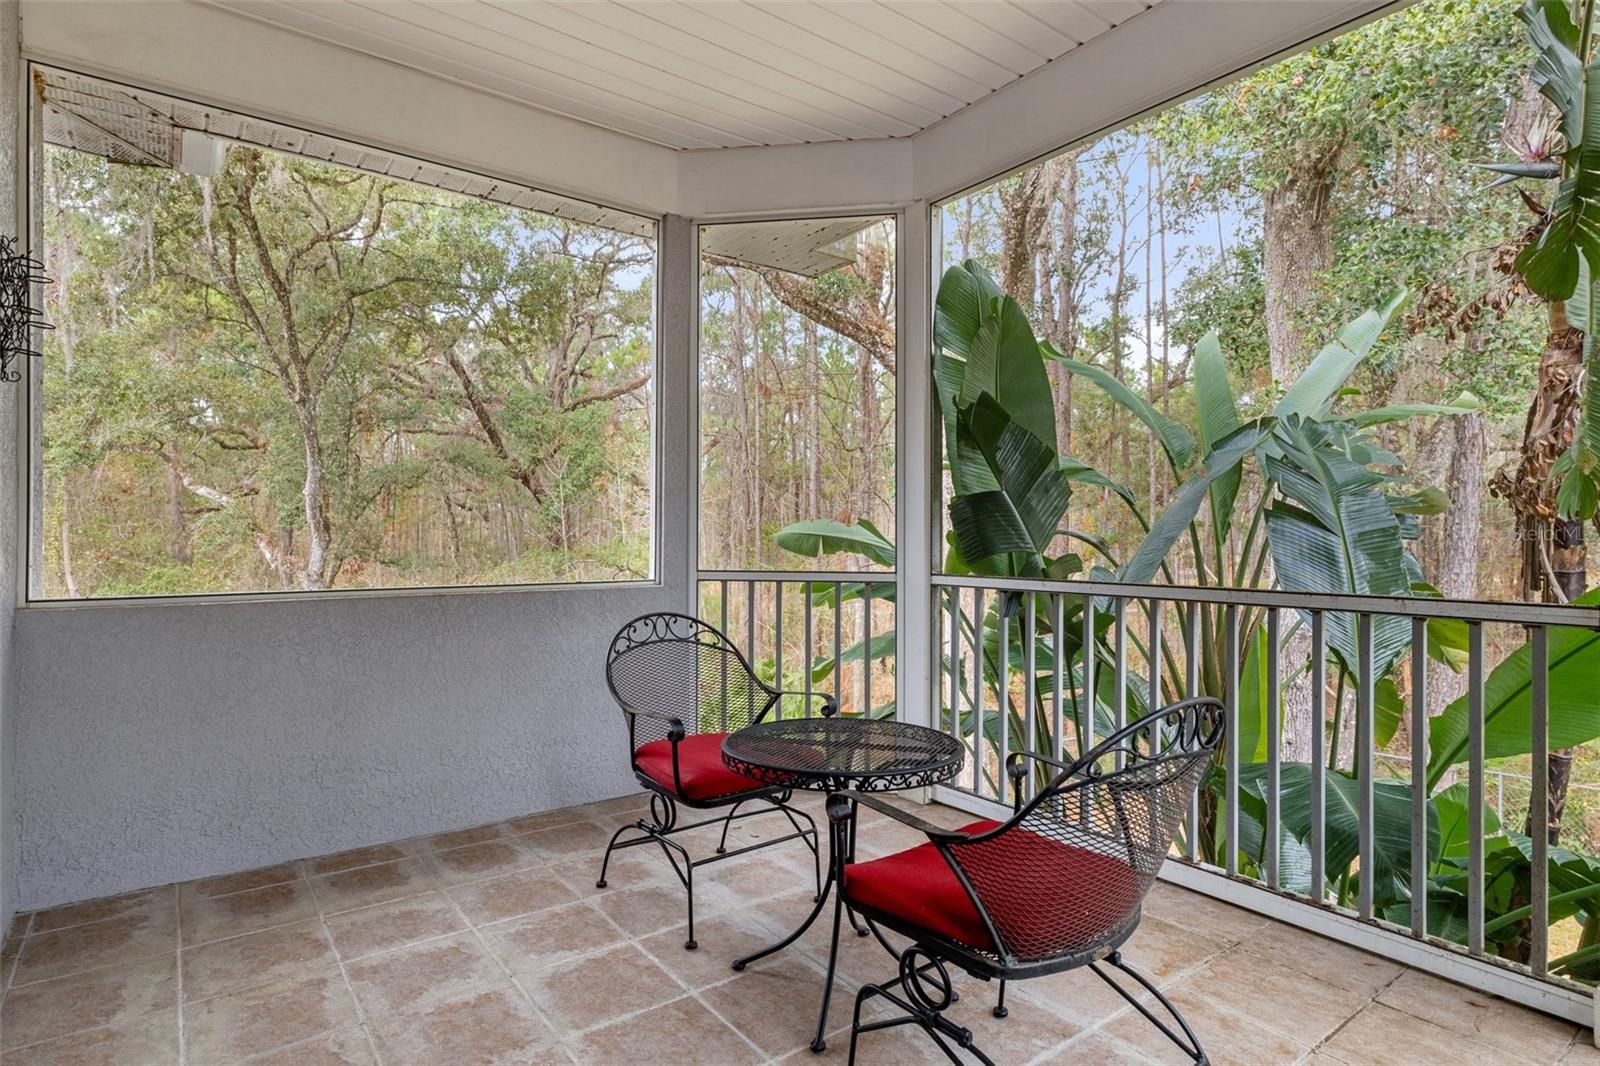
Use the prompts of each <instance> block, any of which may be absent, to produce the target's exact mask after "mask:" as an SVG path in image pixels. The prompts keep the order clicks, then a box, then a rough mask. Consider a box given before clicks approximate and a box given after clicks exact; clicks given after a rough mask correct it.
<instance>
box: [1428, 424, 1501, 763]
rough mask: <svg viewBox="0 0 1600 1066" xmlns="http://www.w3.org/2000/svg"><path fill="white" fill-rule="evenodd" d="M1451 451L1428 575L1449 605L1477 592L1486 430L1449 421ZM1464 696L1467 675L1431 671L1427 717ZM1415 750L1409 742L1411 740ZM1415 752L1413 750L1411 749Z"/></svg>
mask: <svg viewBox="0 0 1600 1066" xmlns="http://www.w3.org/2000/svg"><path fill="white" fill-rule="evenodd" d="M1449 431H1450V437H1451V439H1452V441H1453V445H1454V446H1453V448H1452V450H1451V453H1450V470H1449V474H1448V475H1447V476H1446V477H1445V479H1444V483H1445V484H1446V485H1448V486H1449V487H1450V488H1449V491H1450V509H1449V510H1448V511H1446V512H1445V513H1444V522H1443V526H1444V530H1443V533H1442V534H1441V535H1440V538H1439V553H1438V554H1439V558H1438V563H1437V565H1436V566H1435V568H1434V569H1433V571H1432V573H1433V574H1434V575H1435V584H1436V585H1437V586H1438V588H1439V591H1440V592H1441V593H1443V594H1444V595H1445V596H1446V597H1448V598H1450V599H1471V598H1472V597H1473V596H1475V595H1476V594H1477V590H1478V554H1479V550H1480V546H1481V541H1482V528H1483V482H1484V478H1483V464H1484V458H1485V455H1486V452H1487V449H1488V440H1489V432H1488V424H1487V423H1486V422H1485V420H1484V417H1483V416H1482V415H1481V414H1478V413H1477V412H1476V411H1474V412H1472V413H1471V414H1466V415H1461V416H1460V417H1458V418H1454V419H1452V420H1451V421H1450V425H1449ZM1466 691H1467V675H1466V674H1465V673H1464V672H1463V673H1459V674H1458V673H1456V672H1455V671H1453V670H1435V671H1433V676H1432V678H1431V680H1430V684H1429V685H1428V716H1429V717H1430V718H1431V717H1433V716H1434V715H1437V714H1440V713H1442V712H1443V711H1444V709H1445V707H1446V706H1448V705H1449V704H1450V702H1451V701H1453V700H1455V699H1458V698H1460V696H1461V695H1462V694H1463V693H1465V692H1466ZM1413 744H1415V738H1413ZM1413 750H1415V748H1413Z"/></svg>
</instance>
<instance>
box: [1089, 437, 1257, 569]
mask: <svg viewBox="0 0 1600 1066" xmlns="http://www.w3.org/2000/svg"><path fill="white" fill-rule="evenodd" d="M1271 425H1272V421H1271V419H1264V420H1259V421H1255V422H1247V423H1246V424H1244V425H1242V426H1240V427H1239V428H1238V429H1236V430H1234V431H1233V433H1231V434H1229V435H1228V436H1227V437H1225V438H1223V439H1222V440H1221V441H1219V442H1218V443H1217V445H1216V447H1214V448H1212V449H1211V453H1210V454H1209V455H1207V456H1206V460H1205V467H1204V468H1203V469H1202V470H1201V471H1200V472H1199V473H1196V474H1193V475H1191V476H1190V477H1189V480H1187V481H1185V482H1184V483H1183V484H1182V485H1180V486H1178V491H1177V492H1175V493H1173V494H1172V502H1171V503H1169V504H1167V509H1166V510H1165V511H1162V512H1161V514H1160V515H1159V516H1158V517H1157V518H1156V520H1155V521H1154V522H1153V523H1151V525H1150V532H1148V533H1146V534H1145V537H1144V540H1143V541H1141V542H1140V543H1139V547H1138V550H1136V551H1135V552H1134V553H1133V555H1132V557H1131V558H1129V559H1128V561H1127V562H1126V563H1124V564H1123V565H1122V569H1120V570H1119V571H1118V572H1117V580H1119V581H1127V582H1134V583H1139V582H1145V581H1149V580H1150V579H1151V578H1152V577H1154V576H1155V574H1156V571H1157V570H1158V569H1160V567H1161V561H1162V560H1163V559H1165V558H1166V557H1167V552H1169V551H1171V550H1172V546H1173V545H1174V544H1176V543H1177V541H1178V538H1179V537H1181V536H1183V533H1184V531H1185V530H1186V529H1188V528H1189V525H1190V523H1192V522H1193V521H1194V518H1195V515H1197V514H1199V513H1200V507H1201V505H1202V504H1204V503H1205V501H1206V499H1207V497H1208V495H1209V493H1210V490H1211V486H1212V485H1214V484H1216V482H1217V481H1218V479H1220V478H1223V477H1226V476H1227V475H1228V474H1229V473H1230V472H1231V471H1236V470H1238V468H1239V464H1240V463H1241V462H1243V461H1244V457H1245V456H1247V455H1249V454H1250V453H1251V452H1253V451H1254V450H1255V449H1256V447H1257V446H1258V445H1259V444H1260V443H1261V441H1262V440H1263V439H1265V437H1266V436H1267V434H1268V433H1269V432H1270V431H1271Z"/></svg>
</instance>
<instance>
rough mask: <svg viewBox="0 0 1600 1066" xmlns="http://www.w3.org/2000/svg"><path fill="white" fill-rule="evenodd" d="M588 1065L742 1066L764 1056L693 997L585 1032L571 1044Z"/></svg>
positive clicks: (674, 1001) (575, 1053)
mask: <svg viewBox="0 0 1600 1066" xmlns="http://www.w3.org/2000/svg"><path fill="white" fill-rule="evenodd" d="M571 1047H572V1051H573V1057H574V1058H575V1059H576V1060H577V1061H579V1062H585V1063H635V1062H637V1063H646V1062H657V1063H673V1064H674V1066H696V1064H704V1066H739V1064H740V1063H755V1062H760V1061H761V1059H762V1056H761V1055H760V1054H759V1053H757V1051H756V1050H755V1048H753V1047H751V1046H750V1045H749V1044H748V1043H746V1042H745V1041H744V1040H742V1039H741V1038H740V1036H739V1034H738V1033H736V1032H734V1031H733V1030H732V1029H730V1028H728V1026H726V1025H724V1024H723V1023H722V1022H721V1021H719V1020H718V1019H717V1017H716V1015H714V1014H712V1013H711V1012H710V1011H709V1010H707V1009H706V1007H705V1005H704V1004H702V1003H700V1002H698V1001H697V1000H695V999H694V998H693V997H690V996H684V997H682V998H681V999H675V1000H673V1001H672V1002H670V1003H664V1004H662V1005H661V1006H659V1007H652V1008H651V1009H649V1010H647V1011H645V1012H644V1013H642V1014H639V1015H636V1016H634V1017H632V1018H626V1019H623V1020H622V1021H619V1022H615V1023H613V1024H611V1025H606V1026H601V1027H600V1028H598V1029H593V1030H591V1031H589V1032H587V1033H584V1034H583V1035H582V1036H581V1037H577V1038H576V1039H574V1040H573V1041H572V1042H571Z"/></svg>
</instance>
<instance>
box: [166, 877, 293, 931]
mask: <svg viewBox="0 0 1600 1066" xmlns="http://www.w3.org/2000/svg"><path fill="white" fill-rule="evenodd" d="M316 916H317V904H316V900H314V899H313V898H312V896H311V886H310V885H308V884H306V882H304V881H284V882H283V883H281V884H276V885H268V886H267V887H265V888H252V889H249V890H247V891H244V892H234V893H232V894H230V895H226V896H197V895H196V896H188V897H186V898H185V899H184V901H183V906H182V908H181V917H182V932H183V943H184V945H185V946H187V945H190V944H204V943H206V942H207V941H209V940H221V939H222V938H223V937H229V936H238V935H240V934H241V933H254V932H257V931H258V930H261V929H269V928H271V927H272V926H275V925H287V924H289V923H290V922H300V921H305V920H307V919H310V918H315V917H316Z"/></svg>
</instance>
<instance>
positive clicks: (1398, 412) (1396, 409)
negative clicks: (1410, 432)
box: [1345, 392, 1482, 429]
mask: <svg viewBox="0 0 1600 1066" xmlns="http://www.w3.org/2000/svg"><path fill="white" fill-rule="evenodd" d="M1480 406H1482V405H1481V404H1479V403H1478V398H1477V397H1476V396H1473V395H1472V394H1471V393H1467V392H1464V393H1462V394H1461V395H1460V396H1459V397H1457V398H1456V399H1455V400H1453V401H1451V402H1450V403H1397V404H1391V405H1389V406H1388V407H1374V408H1373V409H1372V410H1370V411H1362V412H1361V413H1360V414H1354V415H1349V416H1346V417H1345V420H1346V421H1348V422H1349V423H1350V424H1351V425H1354V426H1360V427H1361V428H1363V429H1365V428H1367V427H1368V426H1379V425H1384V424H1386V423H1389V422H1405V421H1407V420H1409V419H1412V418H1430V417H1448V416H1450V415H1464V414H1468V413H1470V412H1472V411H1476V410H1478V408H1479V407H1480Z"/></svg>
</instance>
